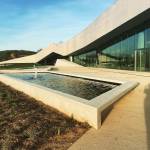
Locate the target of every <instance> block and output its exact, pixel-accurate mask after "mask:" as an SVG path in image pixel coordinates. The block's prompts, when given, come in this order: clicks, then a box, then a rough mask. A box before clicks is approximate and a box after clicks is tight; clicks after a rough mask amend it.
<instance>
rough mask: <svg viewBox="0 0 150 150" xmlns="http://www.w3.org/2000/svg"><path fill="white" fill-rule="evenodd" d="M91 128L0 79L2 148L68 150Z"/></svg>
mask: <svg viewBox="0 0 150 150" xmlns="http://www.w3.org/2000/svg"><path fill="white" fill-rule="evenodd" d="M89 128H90V127H89V125H88V124H86V123H80V122H77V121H75V120H74V119H73V118H69V117H67V116H65V115H64V114H62V113H60V112H58V111H57V110H55V109H53V108H51V107H49V106H46V105H44V104H43V103H41V102H39V101H36V100H35V99H33V98H31V97H29V96H27V95H25V94H23V93H21V92H18V91H16V90H14V89H12V88H10V87H8V86H6V85H4V84H3V83H1V82H0V150H34V149H35V150H37V149H38V150H53V149H55V150H57V149H58V150H65V149H67V148H69V147H70V146H71V145H72V144H73V143H74V142H75V141H76V140H77V139H78V138H79V137H81V136H82V135H83V134H84V133H85V132H86V131H87V130H88V129H89Z"/></svg>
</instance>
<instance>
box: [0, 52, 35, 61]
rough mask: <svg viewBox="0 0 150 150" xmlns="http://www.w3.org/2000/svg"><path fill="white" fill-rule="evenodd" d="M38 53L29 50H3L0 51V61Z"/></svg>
mask: <svg viewBox="0 0 150 150" xmlns="http://www.w3.org/2000/svg"><path fill="white" fill-rule="evenodd" d="M35 53H36V52H33V51H28V50H3V51H0V61H5V60H9V59H14V58H19V57H24V56H28V55H33V54H35Z"/></svg>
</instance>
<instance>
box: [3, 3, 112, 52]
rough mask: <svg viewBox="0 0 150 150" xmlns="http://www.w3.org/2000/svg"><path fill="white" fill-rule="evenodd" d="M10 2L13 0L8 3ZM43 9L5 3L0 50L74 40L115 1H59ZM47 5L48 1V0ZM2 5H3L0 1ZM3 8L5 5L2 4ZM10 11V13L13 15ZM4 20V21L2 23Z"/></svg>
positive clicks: (36, 47) (31, 47) (48, 4)
mask: <svg viewBox="0 0 150 150" xmlns="http://www.w3.org/2000/svg"><path fill="white" fill-rule="evenodd" d="M7 1H11V0H7ZM57 1H59V2H57V3H44V2H43V3H42V5H40V6H36V7H35V6H34V3H33V4H32V5H33V7H32V6H31V4H30V7H29V6H28V5H27V6H26V7H23V6H22V5H21V4H20V5H17V4H14V3H13V4H12V3H10V4H8V3H7V4H3V5H4V7H3V8H4V9H5V10H8V9H9V8H12V9H11V10H12V11H9V12H5V11H4V9H3V12H2V10H0V20H1V23H0V33H1V34H0V49H30V50H37V49H40V48H43V47H46V46H47V45H48V44H49V43H50V42H59V41H64V40H67V39H69V38H71V37H72V36H73V35H75V34H77V33H78V32H80V31H81V30H83V29H84V28H85V27H86V26H87V25H88V24H90V23H91V22H92V21H93V20H94V19H95V18H96V17H97V16H98V15H99V14H100V13H102V12H103V11H104V10H105V9H106V8H107V7H109V6H110V4H112V3H113V2H114V0H108V1H107V2H106V1H105V0H82V1H81V0H72V1H71V0H64V2H63V3H62V1H60V0H57ZM46 2H47V1H46ZM0 3H1V2H0ZM1 5H2V4H1ZM10 12H11V13H10ZM2 20H3V21H2Z"/></svg>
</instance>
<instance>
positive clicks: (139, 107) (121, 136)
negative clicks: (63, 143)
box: [62, 68, 150, 150]
mask: <svg viewBox="0 0 150 150" xmlns="http://www.w3.org/2000/svg"><path fill="white" fill-rule="evenodd" d="M62 71H64V72H69V73H70V72H74V73H79V74H87V75H92V76H95V75H96V76H99V77H105V78H112V79H117V80H118V79H123V80H131V81H138V82H139V83H140V85H139V86H138V87H137V88H136V89H134V90H133V91H132V92H130V93H129V94H128V95H126V96H124V97H123V98H122V99H121V100H120V101H118V102H117V103H116V104H115V105H114V108H113V109H112V111H111V113H110V114H109V115H108V117H107V118H106V120H105V121H104V123H103V125H102V127H101V128H100V130H97V131H96V130H95V129H90V130H89V131H88V132H87V133H86V134H85V135H84V136H82V137H81V138H80V139H79V140H78V141H77V142H76V143H75V144H73V146H72V147H71V148H70V149H69V150H150V73H142V72H139V73H136V72H132V71H120V70H111V69H91V68H90V69H83V68H80V69H69V68H68V69H62ZM110 96H111V95H110Z"/></svg>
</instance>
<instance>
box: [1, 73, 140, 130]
mask: <svg viewBox="0 0 150 150" xmlns="http://www.w3.org/2000/svg"><path fill="white" fill-rule="evenodd" d="M53 73H54V72H53ZM59 74H62V73H59ZM65 75H69V76H70V75H71V76H76V77H79V75H72V74H65ZM81 77H82V78H88V79H89V77H87V76H81ZM90 79H95V80H101V81H107V80H106V79H98V78H96V77H90ZM0 81H1V82H3V83H5V84H7V85H9V86H11V87H13V88H15V89H16V90H19V91H22V92H24V93H26V94H28V95H29V96H31V97H33V98H35V99H37V100H40V101H42V102H43V103H45V104H47V105H49V106H51V107H54V108H56V109H58V110H59V111H61V112H63V113H65V114H66V115H68V116H70V117H71V116H73V117H74V118H75V119H77V120H79V121H81V122H88V123H89V124H90V125H91V126H92V127H94V128H96V129H99V128H100V127H101V123H102V122H101V116H102V112H103V111H104V110H105V109H106V108H107V107H109V106H110V105H112V104H113V103H114V102H115V101H117V100H119V99H120V98H121V97H122V96H123V95H125V94H126V93H128V92H129V91H131V90H132V89H133V88H135V87H136V86H137V82H125V83H124V82H123V81H119V82H117V81H116V82H117V83H122V85H120V86H118V87H117V88H114V89H113V90H110V91H109V92H106V93H104V94H102V95H100V96H98V97H96V98H94V99H92V100H90V101H88V100H85V99H82V98H79V97H76V96H72V95H69V94H65V93H62V92H59V91H56V90H52V89H49V88H46V87H43V86H40V85H36V84H32V83H29V82H26V81H23V80H19V79H15V78H12V77H8V76H5V75H2V74H0ZM108 81H109V80H108ZM109 82H115V81H112V80H110V81H109ZM87 94H90V93H87Z"/></svg>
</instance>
